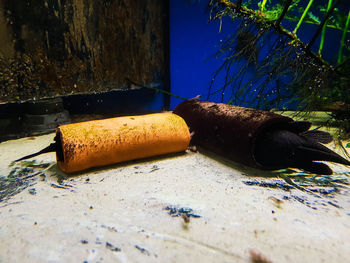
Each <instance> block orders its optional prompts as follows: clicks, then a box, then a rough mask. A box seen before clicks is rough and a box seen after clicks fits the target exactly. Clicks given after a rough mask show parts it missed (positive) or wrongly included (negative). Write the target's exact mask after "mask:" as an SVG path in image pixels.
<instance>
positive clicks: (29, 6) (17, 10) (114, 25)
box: [0, 0, 168, 110]
mask: <svg viewBox="0 0 350 263" xmlns="http://www.w3.org/2000/svg"><path fill="white" fill-rule="evenodd" d="M0 32H1V33H0V83H1V86H0V103H8V102H23V101H28V100H29V101H30V100H38V99H42V98H50V97H55V96H66V95H71V94H82V93H84V94H94V93H100V92H105V91H110V90H120V89H124V88H126V87H128V83H127V82H126V81H125V78H129V79H131V80H133V81H135V82H137V83H141V84H158V85H159V87H160V88H164V87H165V86H166V85H168V83H167V82H168V75H167V74H168V61H167V60H168V59H167V56H168V42H167V37H168V4H167V1H163V0H149V1H144V0H116V1H111V0H101V1H100V0H93V1H78V0H66V1H60V0H52V1H34V0H23V1H13V0H0ZM156 99H157V98H156ZM157 103H158V104H159V101H158V100H157ZM161 107H162V105H158V107H157V108H158V110H159V109H161Z"/></svg>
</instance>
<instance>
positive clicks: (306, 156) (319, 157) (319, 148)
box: [296, 143, 350, 165]
mask: <svg viewBox="0 0 350 263" xmlns="http://www.w3.org/2000/svg"><path fill="white" fill-rule="evenodd" d="M296 154H297V155H298V156H299V159H300V160H311V161H328V162H334V163H340V164H344V165H350V161H348V160H346V159H345V158H343V157H341V156H340V155H339V154H337V153H335V152H333V151H332V150H330V149H328V148H327V147H325V146H323V145H321V144H319V143H317V144H314V145H310V146H308V145H305V146H299V147H298V148H297V149H296Z"/></svg>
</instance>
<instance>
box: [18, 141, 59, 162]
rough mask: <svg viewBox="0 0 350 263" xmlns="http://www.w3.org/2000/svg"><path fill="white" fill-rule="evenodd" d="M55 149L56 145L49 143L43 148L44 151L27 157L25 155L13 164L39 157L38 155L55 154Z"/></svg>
mask: <svg viewBox="0 0 350 263" xmlns="http://www.w3.org/2000/svg"><path fill="white" fill-rule="evenodd" d="M56 149H57V146H56V143H54V142H53V143H51V144H50V145H49V146H47V147H45V148H44V149H42V150H40V151H38V152H36V153H33V154H29V155H26V156H24V157H22V158H19V159H17V160H15V162H19V161H22V160H26V159H29V158H33V157H35V156H37V155H40V154H43V153H48V152H55V151H56Z"/></svg>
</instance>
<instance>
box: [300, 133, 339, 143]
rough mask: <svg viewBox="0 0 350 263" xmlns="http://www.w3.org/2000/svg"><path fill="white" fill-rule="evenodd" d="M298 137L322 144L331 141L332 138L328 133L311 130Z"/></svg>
mask: <svg viewBox="0 0 350 263" xmlns="http://www.w3.org/2000/svg"><path fill="white" fill-rule="evenodd" d="M300 136H303V137H304V138H307V139H310V140H313V141H316V142H320V143H324V144H327V143H330V142H332V141H333V136H332V135H331V134H330V133H329V132H325V131H318V130H311V131H306V132H303V133H301V134H300Z"/></svg>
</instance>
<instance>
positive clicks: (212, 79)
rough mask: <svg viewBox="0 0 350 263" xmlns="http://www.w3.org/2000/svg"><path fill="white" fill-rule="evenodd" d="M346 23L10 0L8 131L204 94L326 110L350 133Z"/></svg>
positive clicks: (325, 14)
mask: <svg viewBox="0 0 350 263" xmlns="http://www.w3.org/2000/svg"><path fill="white" fill-rule="evenodd" d="M349 20H350V15H349V5H348V3H347V1H344V0H343V1H342V0H315V1H313V0H309V1H300V0H261V1H254V0H232V1H225V0H222V1H219V0H192V1H188V0H180V1H176V0H170V1H161V0H152V1H137V0H133V1H125V0H124V1H123V0H118V1H112V0H103V1H90V2H81V1H76V0H67V1H60V0H50V1H49V0H47V1H35V0H26V1H9V0H1V1H0V27H1V30H0V32H1V33H0V34H1V37H0V83H1V86H0V105H1V109H2V110H1V113H0V118H1V119H2V120H3V121H2V134H3V135H5V134H9V133H12V134H14V133H16V131H18V127H22V126H21V125H23V123H24V124H25V125H26V126H27V127H28V124H33V121H34V122H38V125H45V121H46V123H47V122H49V121H48V120H45V121H42V120H41V119H40V118H39V120H38V118H37V117H32V115H43V114H45V113H48V111H51V112H52V113H55V114H56V113H60V114H61V115H60V116H59V118H58V119H60V120H62V122H69V121H71V119H69V116H73V117H74V115H75V114H104V115H106V114H107V115H110V114H126V113H132V112H151V111H153V112H154V111H161V110H172V109H174V108H175V107H176V105H178V104H179V103H180V102H182V101H183V100H185V99H188V98H192V97H195V96H197V95H200V96H201V97H200V99H202V100H209V101H214V102H224V103H227V104H232V105H239V106H245V107H251V108H257V109H264V110H280V111H285V110H293V111H302V112H309V111H326V112H328V113H329V114H328V115H329V119H328V122H327V123H328V124H330V125H338V126H341V128H342V129H343V131H344V132H345V133H349V117H348V116H349V115H350V114H349V104H350V101H349V100H350V98H349V92H348V87H349V75H350V73H349V72H350V68H349V64H350V63H349V54H350V48H349V39H350V34H349V31H350V29H349ZM47 100H48V101H47ZM44 101H45V102H44ZM50 101H51V102H52V101H53V102H54V103H53V104H54V105H56V106H51V108H52V107H53V108H54V109H51V110H50V106H48V105H49V104H50ZM40 103H43V104H40ZM51 104H52V103H51ZM33 105H34V106H33ZM33 107H34V109H33ZM55 107H56V108H55ZM38 108H39V110H38ZM40 109H42V110H40ZM66 111H67V112H66ZM107 115H106V116H107ZM51 124H52V126H55V125H56V124H57V123H56V124H55V123H52V122H51ZM29 126H30V125H29ZM56 126H57V125H56ZM38 127H39V126H38ZM38 127H33V125H31V127H30V129H34V130H35V129H37V130H40V128H38ZM30 129H29V130H30ZM24 130H25V129H24ZM51 130H52V129H51ZM23 134H25V133H23Z"/></svg>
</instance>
